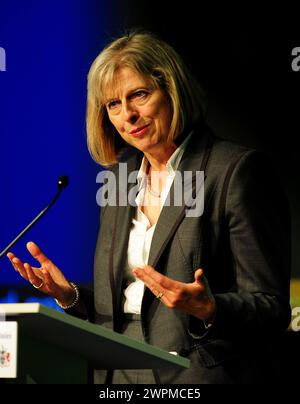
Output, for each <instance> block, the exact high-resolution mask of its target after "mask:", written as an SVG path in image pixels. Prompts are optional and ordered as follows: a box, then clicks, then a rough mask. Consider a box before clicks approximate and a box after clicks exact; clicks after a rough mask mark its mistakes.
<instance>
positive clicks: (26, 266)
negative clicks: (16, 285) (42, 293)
mask: <svg viewBox="0 0 300 404" xmlns="http://www.w3.org/2000/svg"><path fill="white" fill-rule="evenodd" d="M24 269H25V271H26V274H27V278H28V280H29V282H30V283H31V284H32V285H34V286H39V285H41V283H42V282H44V279H43V278H42V277H39V276H37V275H36V274H35V273H34V271H33V269H32V267H31V266H30V265H29V264H28V263H25V264H24Z"/></svg>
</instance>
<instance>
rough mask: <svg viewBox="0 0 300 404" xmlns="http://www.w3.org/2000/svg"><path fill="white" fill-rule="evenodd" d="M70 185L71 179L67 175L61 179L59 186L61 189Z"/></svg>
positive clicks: (58, 182)
mask: <svg viewBox="0 0 300 404" xmlns="http://www.w3.org/2000/svg"><path fill="white" fill-rule="evenodd" d="M68 184H69V178H68V177H67V176H66V175H62V176H61V177H59V179H58V181H57V185H58V187H59V188H60V189H63V188H66V187H67V186H68Z"/></svg>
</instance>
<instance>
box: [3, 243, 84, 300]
mask: <svg viewBox="0 0 300 404" xmlns="http://www.w3.org/2000/svg"><path fill="white" fill-rule="evenodd" d="M26 247H27V250H28V251H29V252H30V254H31V255H32V256H33V258H35V259H36V260H37V261H38V262H39V263H40V265H41V266H40V267H39V268H37V267H32V266H31V265H29V264H28V263H23V262H22V261H21V260H20V259H19V258H17V257H16V256H15V255H14V254H13V253H11V252H9V253H8V254H7V257H8V258H9V260H10V262H11V263H12V265H13V267H14V269H15V270H16V271H17V272H19V274H20V275H21V276H22V277H23V278H25V279H26V280H27V281H28V282H30V283H31V284H32V285H33V286H35V287H36V288H37V289H39V290H40V291H41V292H43V293H46V294H47V295H50V296H52V297H53V298H55V299H57V300H58V301H59V303H60V304H62V305H63V306H68V305H69V304H71V303H72V302H73V301H74V299H75V297H76V293H75V290H74V288H73V287H72V286H71V284H70V282H68V280H67V279H66V278H65V277H64V275H63V273H62V272H61V271H60V269H59V268H58V267H57V266H56V265H55V264H54V263H53V262H52V261H50V260H49V258H48V257H46V255H45V254H44V253H43V252H42V251H41V250H40V248H39V247H38V246H37V245H36V244H35V243H33V242H29V243H27V245H26ZM40 285H41V286H40Z"/></svg>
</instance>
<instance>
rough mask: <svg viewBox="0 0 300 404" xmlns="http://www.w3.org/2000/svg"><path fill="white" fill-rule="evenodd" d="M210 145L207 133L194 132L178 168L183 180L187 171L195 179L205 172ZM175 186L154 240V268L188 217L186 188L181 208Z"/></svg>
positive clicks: (152, 264) (158, 223)
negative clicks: (175, 199)
mask: <svg viewBox="0 0 300 404" xmlns="http://www.w3.org/2000/svg"><path fill="white" fill-rule="evenodd" d="M210 143H211V137H210V135H209V134H208V133H207V132H205V133H199V132H198V131H195V132H194V134H193V135H192V138H191V139H190V142H189V144H188V146H187V149H186V150H185V153H184V155H183V156H182V160H181V162H180V165H179V167H178V172H179V173H180V175H181V178H182V179H184V172H186V171H190V172H191V173H192V177H193V178H195V175H196V171H205V165H206V162H207V161H205V160H207V159H208V156H209V151H210ZM204 178H205V176H204ZM174 184H175V181H174V183H173V185H172V187H171V190H170V194H169V196H170V202H169V206H166V204H165V206H164V207H163V209H162V211H161V214H160V216H159V220H158V222H157V224H156V228H155V232H154V234H153V238H152V243H151V249H150V254H149V260H148V264H149V265H151V266H153V267H154V268H155V267H156V265H157V263H158V261H159V259H160V257H161V255H162V253H163V251H164V250H165V248H166V246H167V244H168V242H169V240H170V239H171V238H172V236H173V235H174V233H175V232H176V229H177V227H178V226H179V224H180V223H181V221H182V220H183V219H184V217H185V215H186V209H187V206H186V204H185V203H184V201H186V198H185V195H184V186H182V198H181V200H182V201H183V203H182V205H181V206H175V204H174V197H175V195H174ZM198 185H199V184H198ZM201 186H204V184H200V188H201ZM194 188H195V187H194ZM200 188H199V189H197V190H196V192H199V191H200ZM194 191H195V189H194ZM167 201H168V198H167Z"/></svg>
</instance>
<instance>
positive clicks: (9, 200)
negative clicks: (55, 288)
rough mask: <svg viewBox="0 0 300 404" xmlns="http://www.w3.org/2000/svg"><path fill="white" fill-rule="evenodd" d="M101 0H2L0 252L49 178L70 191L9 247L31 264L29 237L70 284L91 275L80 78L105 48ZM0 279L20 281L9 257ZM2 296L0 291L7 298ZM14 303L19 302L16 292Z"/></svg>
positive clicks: (92, 220) (94, 221)
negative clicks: (64, 181) (62, 180)
mask: <svg viewBox="0 0 300 404" xmlns="http://www.w3.org/2000/svg"><path fill="white" fill-rule="evenodd" d="M105 18H106V16H105V4H104V2H102V1H91V0H89V1H74V0H72V1H71V0H68V1H58V0H55V1H53V0H52V1H48V0H47V1H45V0H43V1H40V0H31V1H26V2H23V1H8V0H7V1H3V0H1V1H0V46H1V47H2V48H4V49H5V51H6V71H5V72H0V136H1V140H0V141H1V143H0V144H1V149H0V184H1V191H0V192H1V198H0V250H2V249H4V247H5V246H6V245H7V244H8V243H9V242H10V241H11V240H12V239H13V238H14V237H15V236H16V235H17V234H18V233H19V232H20V231H21V230H22V228H23V227H25V226H26V225H27V224H28V223H29V222H30V221H31V220H32V219H33V218H34V217H35V216H36V214H37V213H39V211H40V210H42V209H43V208H44V207H45V206H46V205H47V204H48V203H49V201H50V200H51V198H52V197H53V195H54V194H55V192H56V190H57V185H56V182H57V178H58V177H59V176H60V175H62V174H66V175H68V176H69V178H70V185H69V187H68V188H67V189H66V190H65V191H64V192H63V194H62V195H61V197H60V199H59V200H58V201H57V203H56V205H54V207H52V208H51V209H50V211H49V212H48V213H47V215H46V216H45V217H44V218H43V219H42V220H41V221H40V222H39V223H37V224H36V225H35V226H34V227H33V229H32V230H31V231H30V232H29V233H28V234H27V235H26V236H25V237H24V238H23V239H22V240H20V241H19V242H18V244H17V245H16V246H15V247H13V249H12V251H13V252H15V253H16V254H17V255H18V256H20V258H22V259H23V260H25V261H29V262H31V263H32V264H34V260H33V259H32V258H31V257H30V255H29V253H28V252H27V250H26V248H25V244H26V242H27V241H29V240H33V241H35V242H36V243H37V244H38V245H39V246H40V247H41V248H42V249H43V250H44V252H45V253H46V254H47V255H48V256H49V257H50V258H51V259H52V260H53V261H54V262H55V263H56V264H57V265H58V266H59V267H60V268H61V269H62V270H63V272H64V273H65V275H66V276H67V278H69V279H73V280H74V281H75V282H78V283H90V282H91V280H92V269H93V255H94V246H95V241H96V235H97V229H98V214H99V212H98V206H97V204H96V199H95V196H96V191H97V184H96V181H95V178H96V174H97V172H98V171H99V169H100V167H99V166H97V165H96V163H94V162H93V161H92V159H91V157H90V155H89V152H88V150H87V146H86V133H85V110H86V85H87V83H86V79H87V73H88V69H89V67H90V64H91V62H92V60H93V59H94V58H95V56H96V55H97V54H98V53H99V51H100V50H101V48H102V47H103V44H104V37H105V32H104V30H105V29H106V28H105V27H106V26H107V25H105V23H104V20H105ZM0 273H1V274H0V275H1V276H0V282H1V286H2V287H3V286H4V285H5V286H8V290H10V292H9V293H10V295H11V296H13V295H14V294H15V293H17V291H16V290H15V291H14V292H13V290H12V289H10V288H9V286H12V285H19V286H22V285H26V282H25V281H24V280H23V279H22V278H21V277H19V276H18V274H16V273H15V271H14V270H12V268H11V266H10V264H9V262H8V260H7V259H6V258H3V259H2V260H1V262H0ZM5 296H6V294H5V295H4V297H2V300H3V299H4V300H5V298H6V297H5ZM11 299H12V300H14V299H17V296H16V295H15V297H14V298H12V297H11Z"/></svg>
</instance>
